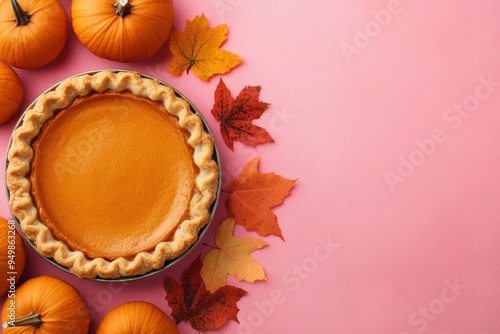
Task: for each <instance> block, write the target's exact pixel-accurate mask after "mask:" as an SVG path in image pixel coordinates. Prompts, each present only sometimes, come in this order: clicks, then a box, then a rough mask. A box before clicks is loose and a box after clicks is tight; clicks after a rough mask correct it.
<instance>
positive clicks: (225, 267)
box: [201, 218, 267, 292]
mask: <svg viewBox="0 0 500 334" xmlns="http://www.w3.org/2000/svg"><path fill="white" fill-rule="evenodd" d="M233 230H234V219H232V218H228V219H226V220H225V221H223V222H222V223H221V225H220V226H219V228H218V229H217V232H216V235H215V245H216V248H214V249H212V250H210V251H209V252H208V253H207V254H206V255H205V257H204V258H203V267H202V268H201V277H202V278H203V281H204V282H205V286H206V287H207V290H208V291H212V292H213V291H217V289H219V288H221V287H223V286H224V285H226V279H227V275H228V274H229V275H231V276H234V277H236V278H237V279H238V280H240V281H243V280H244V281H247V282H250V283H253V282H255V281H257V280H266V274H265V273H264V269H263V268H262V266H261V265H260V264H258V263H257V262H256V261H255V260H254V259H252V258H251V257H250V253H252V252H253V251H255V250H257V249H260V248H262V247H265V246H267V243H266V242H265V241H262V240H260V239H256V238H252V237H246V238H236V237H234V236H233Z"/></svg>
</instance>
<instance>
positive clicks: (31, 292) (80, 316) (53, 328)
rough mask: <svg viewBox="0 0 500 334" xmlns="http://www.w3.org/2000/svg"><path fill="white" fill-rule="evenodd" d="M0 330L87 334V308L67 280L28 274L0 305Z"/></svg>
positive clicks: (11, 333) (8, 333)
mask: <svg viewBox="0 0 500 334" xmlns="http://www.w3.org/2000/svg"><path fill="white" fill-rule="evenodd" d="M2 322H3V328H4V329H3V332H4V334H87V333H88V331H89V322H90V312H89V309H88V306H87V305H86V303H85V301H84V300H83V298H82V296H81V295H80V293H79V292H78V291H77V290H76V288H75V287H73V286H72V285H71V284H69V283H67V282H65V281H63V280H61V279H59V278H56V277H52V276H39V277H35V278H31V279H29V280H27V281H26V282H24V283H23V284H21V285H20V286H19V287H18V288H17V289H16V292H15V296H12V297H11V298H7V299H6V300H5V302H4V305H3V308H2Z"/></svg>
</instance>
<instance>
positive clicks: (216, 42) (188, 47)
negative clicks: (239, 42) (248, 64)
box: [168, 15, 243, 81]
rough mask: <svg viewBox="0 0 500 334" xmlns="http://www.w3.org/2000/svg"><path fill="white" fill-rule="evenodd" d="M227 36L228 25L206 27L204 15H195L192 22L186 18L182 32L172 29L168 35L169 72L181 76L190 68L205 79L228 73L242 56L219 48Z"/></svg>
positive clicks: (206, 20)
mask: <svg viewBox="0 0 500 334" xmlns="http://www.w3.org/2000/svg"><path fill="white" fill-rule="evenodd" d="M226 36H227V25H226V24H221V25H218V26H217V27H215V28H210V29H209V28H208V19H207V18H206V17H205V15H201V17H200V16H196V17H195V18H194V20H193V21H189V20H187V21H186V27H185V29H184V32H183V33H181V32H179V31H177V30H176V29H173V31H172V34H171V36H170V44H169V48H170V52H172V55H173V57H172V61H171V62H170V64H169V65H168V72H169V73H171V74H173V75H176V76H180V75H181V74H182V73H183V72H184V71H186V72H189V71H190V70H191V71H192V72H193V73H194V74H195V75H196V76H197V77H198V78H200V79H202V80H204V81H208V79H209V78H210V77H211V76H212V75H214V74H223V73H226V72H229V71H230V70H231V69H232V68H234V67H235V66H237V65H238V64H239V63H240V62H241V61H242V60H243V59H242V58H241V57H240V56H238V55H236V54H234V53H232V52H229V51H226V50H222V49H220V48H219V47H220V46H221V44H222V43H223V42H224V41H225V40H226Z"/></svg>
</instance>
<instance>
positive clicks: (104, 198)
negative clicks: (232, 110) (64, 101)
mask: <svg viewBox="0 0 500 334" xmlns="http://www.w3.org/2000/svg"><path fill="white" fill-rule="evenodd" d="M187 136H188V134H187V133H186V132H185V131H183V130H182V129H181V128H180V127H179V125H178V120H177V118H176V117H174V116H172V115H170V114H168V113H167V112H166V111H165V110H164V109H163V107H162V106H160V104H159V103H155V102H153V101H150V100H147V99H145V98H140V97H136V96H133V95H132V94H123V93H102V94H97V93H96V94H93V95H91V96H89V97H86V98H82V99H79V100H77V101H75V102H74V103H73V104H72V105H71V106H69V107H68V108H66V109H64V110H62V111H59V112H58V113H57V114H56V116H55V117H54V118H53V119H52V120H50V121H49V122H47V123H46V124H45V125H44V127H43V128H42V130H41V133H40V135H39V136H38V137H37V139H36V141H35V142H34V145H33V147H34V157H33V161H32V169H31V181H32V190H31V191H32V195H33V198H34V200H35V203H36V205H37V207H38V210H39V214H40V219H41V220H42V221H43V222H44V223H45V224H46V225H47V226H48V227H49V228H50V229H51V231H52V233H53V235H54V237H55V238H56V239H59V240H62V241H64V242H66V243H67V244H68V246H69V247H70V248H71V249H72V250H74V251H82V252H83V253H85V254H86V255H87V256H88V257H90V258H99V257H102V258H106V259H109V260H113V259H116V258H119V257H124V258H131V257H133V256H134V255H136V254H138V253H140V252H143V251H151V250H153V249H154V247H155V246H156V245H157V244H158V243H159V242H161V241H166V240H168V239H169V237H170V236H171V235H172V233H173V232H174V231H175V230H176V228H177V226H178V225H179V224H180V222H181V221H183V220H184V219H186V218H187V217H188V216H189V212H188V211H189V203H190V201H191V198H192V196H193V191H194V187H195V184H194V182H195V181H194V180H195V177H196V175H197V173H198V171H197V168H196V167H195V165H194V163H193V152H192V149H191V148H190V147H189V146H188V144H187V143H186V139H187Z"/></svg>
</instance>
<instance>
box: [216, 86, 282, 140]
mask: <svg viewBox="0 0 500 334" xmlns="http://www.w3.org/2000/svg"><path fill="white" fill-rule="evenodd" d="M260 89H261V88H260V86H246V87H245V88H243V90H242V91H241V92H240V94H239V95H238V97H236V100H235V99H234V98H233V97H232V96H231V92H230V91H229V89H227V87H226V85H225V84H224V82H223V81H222V79H220V81H219V84H218V85H217V89H216V90H215V94H214V98H215V103H214V106H213V108H212V115H214V117H215V119H217V121H219V122H220V132H221V134H222V138H223V139H224V142H225V143H226V145H227V146H228V147H229V148H230V149H231V150H234V148H233V144H234V142H235V141H239V142H241V143H243V144H247V145H252V146H255V145H257V144H262V143H266V142H274V140H273V138H271V135H270V134H269V133H268V132H267V131H266V130H265V129H263V128H261V127H259V126H257V125H254V124H253V123H252V121H253V120H255V119H258V118H260V116H262V114H263V113H264V111H266V109H267V107H268V106H269V103H265V102H260V101H259V92H260Z"/></svg>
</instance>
